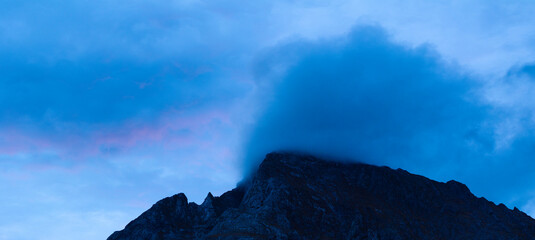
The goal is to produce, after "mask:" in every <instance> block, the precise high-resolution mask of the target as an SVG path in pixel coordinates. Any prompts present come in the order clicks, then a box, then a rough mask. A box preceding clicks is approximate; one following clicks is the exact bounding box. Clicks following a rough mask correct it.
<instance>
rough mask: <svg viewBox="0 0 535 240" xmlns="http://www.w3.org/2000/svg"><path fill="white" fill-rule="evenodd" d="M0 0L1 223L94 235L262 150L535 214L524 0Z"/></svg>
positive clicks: (533, 57)
mask: <svg viewBox="0 0 535 240" xmlns="http://www.w3.org/2000/svg"><path fill="white" fill-rule="evenodd" d="M0 4H1V6H2V7H1V8H0V192H2V193H4V194H1V195H0V206H1V207H0V216H1V217H0V239H1V240H4V239H6V240H7V239H9V240H13V239H15V240H26V239H28V240H29V239H32V240H34V239H58V240H61V239H73V238H75V239H82V240H85V239H104V238H106V237H107V236H109V235H110V234H111V233H112V232H113V231H115V230H119V229H122V228H123V227H124V226H125V225H126V224H127V223H128V222H129V221H130V220H132V219H134V218H135V217H136V216H138V215H139V214H140V213H142V212H143V211H144V210H146V209H148V208H149V207H150V206H151V205H152V204H153V203H155V202H156V201H157V200H159V199H161V198H163V197H166V196H170V195H172V194H175V193H178V192H184V193H186V195H187V196H188V198H189V199H190V201H195V202H201V201H202V200H203V199H204V197H205V196H206V194H207V193H208V192H209V191H211V192H212V193H214V194H215V195H219V194H221V193H223V192H224V191H226V190H230V189H231V188H232V187H234V186H235V184H236V183H237V182H238V181H240V180H241V178H242V177H243V176H244V175H246V174H248V173H249V172H250V171H251V169H254V166H255V165H256V164H258V162H259V161H260V160H261V159H262V156H263V155H264V154H266V153H267V152H269V151H274V150H297V151H306V152H310V153H314V154H319V155H324V156H329V157H333V158H338V159H344V160H345V159H353V160H357V161H362V162H367V163H372V164H378V165H387V166H390V167H392V168H398V167H399V168H403V169H406V170H408V171H410V172H413V173H417V174H421V175H424V176H427V177H430V178H432V179H435V180H439V181H447V180H450V179H455V180H458V181H461V182H463V183H465V184H467V186H468V187H469V188H470V189H471V190H472V192H473V193H474V194H476V195H477V196H484V197H486V198H487V199H489V200H491V201H494V202H503V203H505V204H506V205H507V206H508V207H509V208H512V207H514V206H517V207H519V208H520V209H521V210H523V211H525V212H527V213H528V214H530V215H531V216H535V161H533V160H534V157H535V148H534V146H535V131H534V130H535V94H534V93H535V47H533V46H534V43H535V31H533V26H535V16H534V15H533V14H532V13H533V12H534V11H535V4H534V3H532V2H531V1H513V2H511V1H509V2H505V1H462V2H461V1H433V2H429V1H417V0H411V1H393V0H391V1H389V0H387V1H382V2H380V3H379V2H376V1H342V0H335V1H329V3H324V2H323V1H254V2H248V1H196V0H191V1H189V0H188V1H162V0H153V1H143V0H139V1H138V0H136V1H121V0H119V1H100V0H96V1H70V2H68V3H66V2H64V1H55V0H50V1H30V0H22V1H0ZM29 226H31V227H29Z"/></svg>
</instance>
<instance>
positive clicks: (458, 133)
mask: <svg viewBox="0 0 535 240" xmlns="http://www.w3.org/2000/svg"><path fill="white" fill-rule="evenodd" d="M281 62H282V63H285V64H282V65H281V64H277V63H281ZM258 63H259V64H260V66H259V67H258V68H257V74H258V79H262V81H260V82H259V83H258V84H259V86H263V87H264V90H265V91H267V92H268V94H265V95H264V97H263V100H262V101H264V102H263V103H264V104H265V108H264V109H262V110H260V113H259V116H258V122H257V123H256V124H254V126H253V127H252V128H251V130H250V132H249V135H248V136H249V138H248V139H247V140H246V143H245V146H244V159H245V162H244V169H245V172H246V174H247V173H248V172H250V171H252V170H253V169H254V168H255V167H256V166H257V164H258V163H259V161H260V160H261V159H263V156H264V154H266V153H267V152H270V151H277V150H283V151H299V152H307V153H312V154H316V155H322V156H326V157H329V158H335V159H340V160H348V159H351V160H354V161H360V162H365V163H371V164H376V165H387V166H390V167H393V168H398V167H400V168H404V169H408V170H409V171H411V172H415V173H418V174H423V175H425V176H428V177H431V178H433V179H437V180H441V181H447V180H449V179H456V180H460V181H462V182H465V183H467V184H468V186H469V187H470V188H471V189H472V190H473V191H474V192H475V193H476V194H477V195H480V196H481V195H483V196H486V197H488V198H490V199H491V200H494V201H499V202H506V203H508V204H510V205H511V206H512V205H517V206H522V205H523V202H525V201H526V197H525V195H524V196H523V197H521V199H520V198H516V199H515V200H513V199H514V198H515V196H517V197H518V196H521V195H522V194H524V193H527V189H530V188H531V187H533V184H531V183H529V181H527V180H528V179H529V178H530V177H533V175H534V174H533V173H532V171H533V169H534V166H533V164H531V163H530V162H531V161H530V156H533V154H532V153H533V150H531V148H530V147H529V146H531V145H532V144H533V143H534V142H535V141H534V140H535V137H534V136H535V135H533V133H532V132H529V133H527V132H525V130H526V129H524V133H523V134H517V133H515V131H516V130H517V129H516V128H517V127H520V126H522V127H526V126H527V125H526V124H524V123H522V122H517V121H516V120H515V119H511V118H510V117H508V116H509V115H508V112H509V111H510V110H511V109H510V108H509V107H507V106H505V105H504V106H501V105H499V104H496V103H495V102H493V101H491V99H492V96H497V95H496V94H494V93H492V92H489V89H491V86H489V85H488V84H487V82H486V81H482V80H481V79H480V78H478V77H477V76H473V75H468V74H466V71H464V70H463V69H461V68H459V67H458V66H457V65H455V64H454V63H450V62H446V61H445V60H443V59H442V58H441V57H440V55H439V54H438V53H436V52H435V51H434V50H433V48H431V47H429V46H425V45H423V46H418V47H415V48H413V47H406V46H404V45H402V44H398V43H395V42H393V41H392V40H391V38H390V37H389V36H388V34H386V33H385V32H384V30H382V29H381V28H379V27H374V26H360V27H356V28H355V29H354V30H353V31H352V32H351V33H350V34H348V35H347V36H345V37H340V38H334V39H328V40H318V41H296V42H292V43H290V44H286V45H282V46H280V47H278V48H275V49H272V51H270V52H269V53H266V54H265V55H264V57H263V58H261V59H260V60H259V61H258ZM528 68H529V67H528ZM281 69H283V70H281ZM522 69H526V67H524V68H522ZM522 71H525V70H522ZM505 78H507V77H505ZM509 80H510V81H513V80H511V79H509ZM503 81H506V80H503ZM497 86H498V85H497ZM499 86H500V87H497V88H498V89H503V88H501V87H502V86H503V83H500V84H499ZM522 86H523V85H522ZM510 89H515V90H520V89H521V88H519V87H518V86H512V87H510ZM528 92H529V91H528ZM526 93H527V92H526ZM507 99H509V98H507ZM511 105H515V106H516V102H515V103H511ZM519 112H523V113H525V112H526V111H525V109H524V110H519ZM496 188H499V189H498V190H497V189H496Z"/></svg>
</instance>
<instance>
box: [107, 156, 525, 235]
mask: <svg viewBox="0 0 535 240" xmlns="http://www.w3.org/2000/svg"><path fill="white" fill-rule="evenodd" d="M126 239H128V240H137V239H139V240H141V239H143V240H149V239H150V240H167V239H169V240H171V239H173V240H174V239H368V240H372V239H510V240H514V239H518V240H521V239H522V240H524V239H535V220H534V219H532V218H531V217H529V216H528V215H526V214H524V213H523V212H521V211H519V210H518V209H516V208H515V209H514V210H510V209H508V208H507V207H505V206H504V205H503V204H500V205H495V204H494V203H492V202H489V201H487V200H485V199H484V198H477V197H475V196H474V195H473V194H472V193H470V191H469V190H468V188H467V187H466V186H465V185H463V184H462V183H459V182H455V181H449V182H447V183H441V182H436V181H433V180H429V179H427V178H425V177H422V176H418V175H413V174H410V173H408V172H407V171H404V170H399V169H398V170H392V169H390V168H388V167H376V166H371V165H366V164H357V163H338V162H329V161H324V160H321V159H318V158H315V157H312V156H306V155H296V154H288V153H271V154H268V155H267V156H266V159H265V160H264V161H263V162H262V164H261V165H260V167H259V168H258V170H257V172H256V173H255V174H254V175H253V176H252V177H251V179H250V180H249V181H247V182H246V183H243V184H241V185H239V186H238V187H237V188H235V189H234V190H232V191H229V192H226V193H225V194H223V195H221V196H220V197H213V196H212V194H208V196H207V197H206V200H205V201H204V202H203V203H202V204H201V205H197V204H195V203H188V200H187V198H186V196H185V195H184V194H182V193H181V194H177V195H174V196H172V197H168V198H165V199H162V200H160V201H159V202H157V203H156V204H154V205H153V206H152V207H151V208H150V209H149V210H147V211H146V212H144V213H143V214H141V216H139V217H138V218H137V219H135V220H133V221H132V222H130V223H129V224H128V225H127V226H126V227H125V229H124V230H122V231H118V232H115V233H113V234H112V235H111V236H110V237H109V238H108V240H126Z"/></svg>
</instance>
